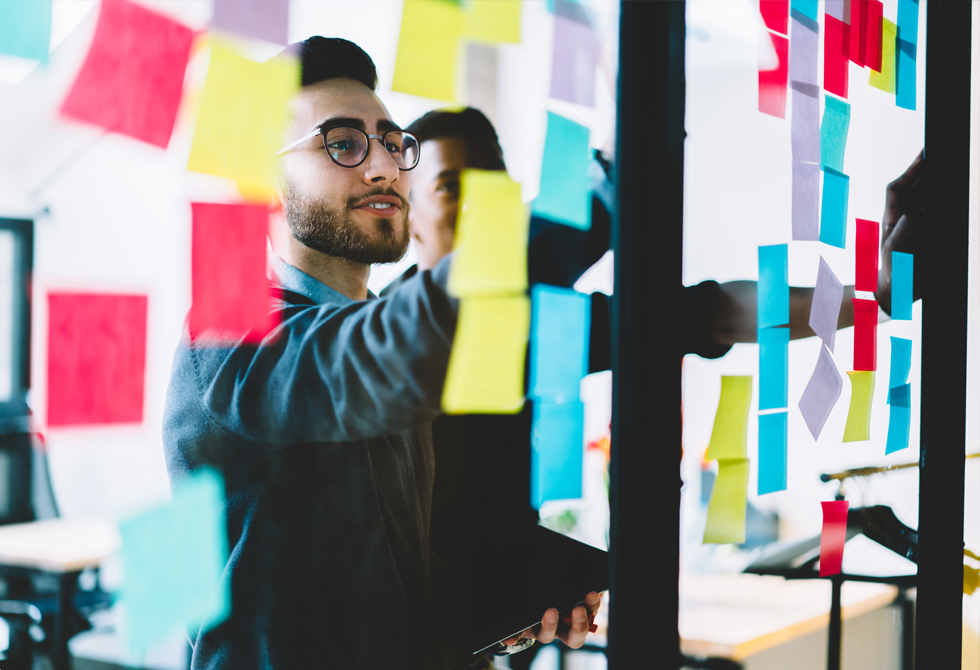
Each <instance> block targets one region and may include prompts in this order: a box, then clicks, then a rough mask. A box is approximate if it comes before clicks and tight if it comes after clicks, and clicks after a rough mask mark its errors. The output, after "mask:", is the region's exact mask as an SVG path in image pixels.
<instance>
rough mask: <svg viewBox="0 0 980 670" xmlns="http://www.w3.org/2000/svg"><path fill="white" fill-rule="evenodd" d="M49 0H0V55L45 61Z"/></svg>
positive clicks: (49, 30)
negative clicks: (0, 0)
mask: <svg viewBox="0 0 980 670" xmlns="http://www.w3.org/2000/svg"><path fill="white" fill-rule="evenodd" d="M50 43H51V0H3V2H0V54H7V55H10V56H20V57H21V58H33V59H36V60H39V61H41V62H42V63H47V62H48V47H49V46H50Z"/></svg>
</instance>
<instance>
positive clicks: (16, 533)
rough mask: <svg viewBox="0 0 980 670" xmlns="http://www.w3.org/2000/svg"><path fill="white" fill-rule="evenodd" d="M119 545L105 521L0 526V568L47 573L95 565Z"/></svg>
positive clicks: (111, 524) (111, 526)
mask: <svg viewBox="0 0 980 670" xmlns="http://www.w3.org/2000/svg"><path fill="white" fill-rule="evenodd" d="M121 546H122V539H121V538H120V536H119V529H118V527H117V526H116V524H115V523H114V522H112V521H110V520H109V519H102V518H89V519H50V520H48V521H35V522H33V523H18V524H12V525H9V526H0V565H7V566H15V567H20V568H33V569H35V570H45V571H47V572H73V571H75V570H83V569H85V568H91V567H95V566H97V565H98V564H99V563H100V562H101V561H102V560H103V559H106V558H108V557H109V556H112V555H113V554H115V553H116V552H117V551H119V549H120V547H121Z"/></svg>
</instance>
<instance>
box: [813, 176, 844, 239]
mask: <svg viewBox="0 0 980 670" xmlns="http://www.w3.org/2000/svg"><path fill="white" fill-rule="evenodd" d="M849 187H850V177H848V176H847V175H846V174H842V173H840V172H838V171H837V170H832V169H830V168H825V169H824V171H823V202H822V203H821V205H820V241H821V242H823V243H824V244H829V245H830V246H833V247H840V248H841V249H843V248H844V239H845V234H846V232H847V192H848V188H849Z"/></svg>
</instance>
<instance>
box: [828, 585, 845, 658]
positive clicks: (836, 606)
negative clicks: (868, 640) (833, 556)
mask: <svg viewBox="0 0 980 670" xmlns="http://www.w3.org/2000/svg"><path fill="white" fill-rule="evenodd" d="M830 583H831V591H830V626H829V627H828V628H827V670H840V661H841V648H840V646H841V644H840V643H841V633H842V630H843V629H842V626H841V606H840V589H841V585H842V584H843V583H844V580H843V579H841V576H840V575H834V576H833V577H831V578H830Z"/></svg>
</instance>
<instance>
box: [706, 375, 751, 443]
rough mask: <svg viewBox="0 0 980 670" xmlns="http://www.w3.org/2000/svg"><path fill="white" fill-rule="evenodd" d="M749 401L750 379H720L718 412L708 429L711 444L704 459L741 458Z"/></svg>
mask: <svg viewBox="0 0 980 670" xmlns="http://www.w3.org/2000/svg"><path fill="white" fill-rule="evenodd" d="M750 402H752V377H749V376H727V375H726V376H723V377H722V378H721V397H720V398H719V399H718V411H717V412H715V423H714V426H713V427H712V428H711V441H710V442H709V443H708V451H707V453H705V456H704V457H705V458H706V459H707V460H709V461H713V460H715V459H719V460H720V459H726V458H745V456H746V451H745V434H746V432H747V430H748V426H749V403H750Z"/></svg>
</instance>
